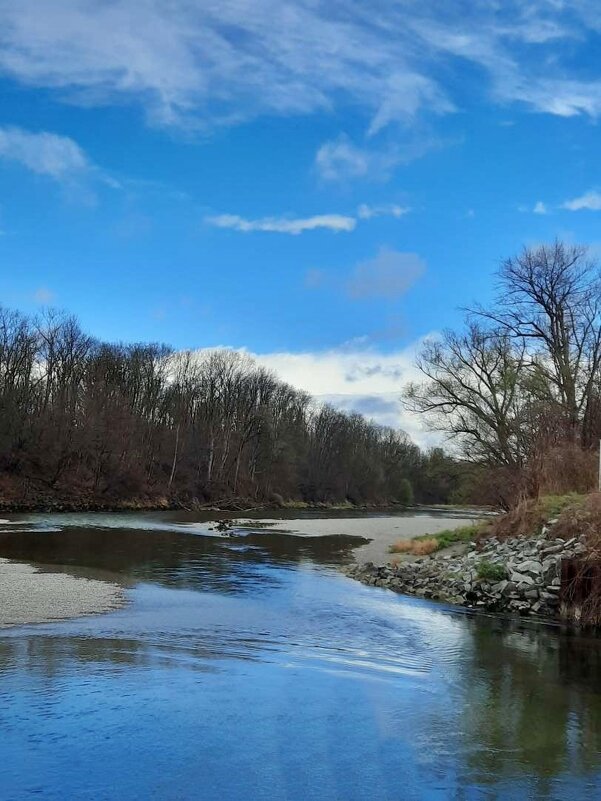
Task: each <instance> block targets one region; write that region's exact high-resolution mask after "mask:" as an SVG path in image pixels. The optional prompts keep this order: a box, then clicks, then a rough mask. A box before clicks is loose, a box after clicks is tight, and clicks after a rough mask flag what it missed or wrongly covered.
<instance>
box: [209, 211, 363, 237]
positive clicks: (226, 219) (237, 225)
mask: <svg viewBox="0 0 601 801" xmlns="http://www.w3.org/2000/svg"><path fill="white" fill-rule="evenodd" d="M205 223H207V225H213V226H215V227H217V228H232V229H233V230H235V231H242V232H244V233H248V232H250V231H269V232H275V233H278V234H291V235H292V236H298V235H299V234H302V233H303V232H304V231H314V230H316V229H318V228H325V229H327V230H328V231H334V233H340V232H341V231H352V230H354V228H355V226H356V225H357V220H356V219H355V218H354V217H347V216H345V215H343V214H316V215H315V216H313V217H299V218H296V219H287V218H285V217H263V218H262V219H260V220H247V219H245V218H244V217H239V216H238V215H237V214H218V215H216V216H209V217H205Z"/></svg>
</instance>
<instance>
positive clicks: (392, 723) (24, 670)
mask: <svg viewBox="0 0 601 801" xmlns="http://www.w3.org/2000/svg"><path fill="white" fill-rule="evenodd" d="M7 517H8V518H9V519H10V522H9V523H5V524H4V527H3V533H0V556H4V557H8V558H11V559H18V560H22V561H26V562H29V563H33V564H36V565H39V566H42V569H46V570H53V571H57V570H59V571H66V572H69V573H72V574H73V575H85V576H92V577H99V578H106V579H110V580H111V581H118V582H120V583H121V584H123V585H124V586H125V587H126V593H127V597H128V600H129V603H128V605H127V606H126V607H125V608H123V609H120V610H118V611H115V612H111V613H109V614H106V615H100V616H93V617H87V618H80V619H77V620H72V621H66V622H60V623H50V624H43V625H37V626H24V627H20V628H13V629H6V630H3V631H2V632H1V633H0V798H1V799H2V801H21V800H22V799H34V798H35V799H44V801H54V799H56V800H57V801H58V799H60V800H61V801H87V799H89V800H90V801H92V800H93V801H105V800H106V801H121V799H123V800H124V801H125V800H127V801H135V800H136V799H140V801H142V799H143V800H144V801H149V800H150V799H158V800H159V801H179V800H180V799H181V800H182V801H196V799H198V801H201V800H202V801H243V800H244V801H263V799H265V801H267V799H269V801H279V799H285V800H286V801H306V800H307V799H315V800H316V801H322V800H323V801H368V799H378V800H381V801H389V800H390V801H439V800H440V801H443V800H444V801H448V799H454V800H455V799H456V801H476V799H478V800H480V799H483V800H484V799H485V800H486V801H493V800H496V799H498V800H499V801H501V800H502V801H513V800H514V799H515V801H518V799H519V801H523V799H541V801H542V800H543V799H545V800H547V799H549V800H551V799H553V800H555V799H556V800H557V801H560V800H561V801H564V799H570V801H580V800H582V801H585V799H586V800H588V799H595V798H601V640H600V639H597V638H594V637H592V636H583V635H581V636H577V635H567V634H562V633H561V632H560V631H559V630H558V629H556V628H554V627H552V626H541V625H533V624H528V623H523V624H519V623H510V622H507V621H502V620H495V619H492V618H486V617H483V616H475V615H470V614H467V613H465V612H462V611H458V610H456V609H453V608H450V607H445V606H443V605H441V604H435V603H432V602H428V601H424V600H419V599H413V598H407V597H402V596H398V595H395V594H393V593H392V592H389V591H387V590H383V589H376V588H372V587H365V586H363V585H361V584H359V583H356V582H354V581H352V580H351V579H348V578H346V577H345V576H343V575H342V574H341V573H340V572H339V571H338V569H337V568H338V567H339V566H340V565H341V564H344V563H345V562H348V561H350V560H352V559H353V558H355V555H356V554H362V555H363V557H365V558H367V557H369V555H370V554H373V553H376V551H377V547H376V546H378V547H380V548H381V547H382V543H384V544H386V543H388V542H389V539H390V538H391V537H393V538H399V537H401V536H409V535H410V534H412V533H420V532H423V531H425V530H430V531H433V530H435V529H439V528H442V527H445V526H448V525H456V524H459V523H461V522H464V521H462V520H461V519H459V518H460V515H457V514H456V515H454V516H453V518H452V519H451V520H448V519H445V516H444V515H442V514H434V513H431V514H422V515H408V514H406V515H383V514H380V515H369V514H362V515H359V514H357V513H355V514H346V515H336V516H331V515H330V516H324V515H316V514H305V515H298V514H297V515H295V516H293V517H294V518H295V519H280V520H277V521H274V520H271V521H265V520H259V519H255V520H248V521H246V522H245V523H244V524H241V525H236V526H235V527H234V529H233V530H232V531H231V532H225V533H222V532H219V531H216V530H215V524H214V522H211V521H210V520H209V517H210V516H208V515H206V516H204V517H202V516H199V515H192V514H178V513H144V514H135V513H131V514H112V515H104V514H72V515H67V514H65V515H58V514H53V515H51V514H47V515H43V514H40V515H8V516H7ZM280 517H282V518H284V517H285V516H280ZM288 517H290V515H288ZM391 532H393V533H391ZM361 534H363V536H364V538H363V539H362V538H361ZM371 538H373V541H372V542H369V540H370V539H371Z"/></svg>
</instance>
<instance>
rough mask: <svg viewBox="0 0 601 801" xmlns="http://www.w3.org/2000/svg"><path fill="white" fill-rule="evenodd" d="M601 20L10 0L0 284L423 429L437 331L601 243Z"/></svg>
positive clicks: (542, 5) (134, 335)
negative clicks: (531, 249) (549, 259)
mask: <svg viewBox="0 0 601 801" xmlns="http://www.w3.org/2000/svg"><path fill="white" fill-rule="evenodd" d="M600 44H601V6H600V5H599V4H598V2H596V1H595V0H570V1H569V2H563V0H532V2H528V1H527V0H517V1H516V2H514V1H513V0H498V1H497V0H488V1H484V0H469V1H466V2H463V1H462V0H456V1H455V2H442V0H420V2H415V0H396V1H395V0H388V1H387V2H381V1H380V0H372V2H370V3H365V2H363V3H359V2H356V1H355V0H344V2H339V1H338V0H324V1H323V2H321V1H320V0H277V1H274V0H252V2H251V1H250V0H219V2H217V0H52V2H51V3H48V2H43V0H0V93H1V94H0V97H1V103H0V302H1V303H2V304H3V305H6V306H9V307H16V308H18V309H20V310H22V311H23V312H26V313H36V312H39V311H40V310H41V309H42V308H43V307H46V306H53V307H56V308H63V309H66V310H68V311H69V312H72V313H74V314H75V315H77V317H78V318H79V319H80V321H81V323H82V325H83V327H84V328H85V329H86V330H87V331H89V332H90V333H92V334H94V335H95V336H97V337H100V338H104V339H108V340H112V341H114V340H118V341H141V340H144V341H159V342H166V343H168V344H170V345H172V346H174V347H176V348H199V349H200V348H206V347H216V346H226V347H231V348H235V349H244V350H245V351H247V352H248V353H251V354H254V355H255V356H256V358H257V359H258V361H259V362H260V363H262V364H264V365H266V366H268V367H269V368H271V369H274V370H275V371H276V372H277V373H278V374H279V375H280V376H281V377H282V378H283V379H285V380H287V381H289V382H290V383H293V384H294V385H296V386H299V387H301V388H303V389H306V390H308V391H310V392H312V393H313V394H314V395H316V396H318V397H319V398H321V399H326V400H329V401H331V402H333V403H335V404H336V405H337V406H339V407H341V408H345V409H356V410H358V411H361V412H363V413H365V414H366V415H367V416H368V417H373V418H374V419H376V420H377V421H379V422H381V423H384V424H387V425H394V426H401V427H403V428H404V429H405V430H407V431H408V433H410V435H411V436H412V437H414V439H416V441H418V442H420V443H421V444H427V443H428V442H431V441H432V439H431V435H429V434H427V433H425V431H424V427H423V424H422V421H420V420H418V419H416V418H414V417H412V416H411V415H409V414H408V413H407V412H406V411H405V410H404V409H403V408H402V406H401V404H400V402H399V393H400V391H401V388H402V386H403V384H404V383H405V382H406V381H407V380H409V379H412V378H415V377H416V371H415V368H414V367H413V360H414V357H415V354H416V352H417V351H418V350H419V346H420V342H421V341H423V339H424V338H425V337H428V336H436V334H437V333H438V332H440V331H442V330H443V329H445V328H448V327H456V326H458V325H460V324H461V316H462V312H461V309H462V308H463V307H465V306H467V305H469V304H471V303H473V302H475V301H479V302H484V303H485V302H486V301H487V300H488V299H490V298H491V297H492V296H493V295H494V292H495V283H494V272H495V269H496V268H497V266H498V264H499V262H500V261H501V260H502V259H503V258H506V257H508V256H510V255H512V254H514V253H516V252H517V251H519V250H520V249H521V247H522V246H523V245H531V244H537V243H540V242H544V241H550V240H552V239H553V238H555V237H560V238H562V239H564V240H566V241H568V242H578V243H583V244H588V245H590V247H591V250H592V253H593V255H597V252H601V250H600V248H601V234H600V233H599V231H598V228H599V222H600V220H601V159H600V158H599V155H600V138H599V117H600V116H601V59H600V56H599V53H600V52H601V50H600Z"/></svg>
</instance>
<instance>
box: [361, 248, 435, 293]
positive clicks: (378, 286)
mask: <svg viewBox="0 0 601 801" xmlns="http://www.w3.org/2000/svg"><path fill="white" fill-rule="evenodd" d="M425 271H426V263H425V261H424V260H423V259H421V258H420V257H419V256H418V255H417V254H416V253H400V252H399V251H396V250H390V249H389V248H381V249H380V251H379V252H378V254H377V255H376V257H375V258H373V259H368V260H367V261H363V262H360V263H359V264H358V265H357V266H356V267H355V269H354V270H353V273H352V275H351V277H350V278H349V280H348V282H347V284H346V290H347V292H348V294H349V295H350V297H352V298H355V299H359V298H398V297H400V296H401V295H404V294H405V293H406V292H407V291H408V290H409V289H410V288H411V287H412V286H413V285H414V284H415V282H416V281H418V279H419V278H421V276H422V275H423V274H424V272H425Z"/></svg>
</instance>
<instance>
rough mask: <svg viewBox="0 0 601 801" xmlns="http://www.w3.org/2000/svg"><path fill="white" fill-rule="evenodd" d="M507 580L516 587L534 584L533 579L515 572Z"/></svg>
mask: <svg viewBox="0 0 601 801" xmlns="http://www.w3.org/2000/svg"><path fill="white" fill-rule="evenodd" d="M509 578H510V579H511V581H513V583H514V584H517V585H518V586H519V585H520V584H534V579H533V578H532V576H527V575H526V574H525V573H518V572H517V571H514V572H513V573H511V574H510V576H509Z"/></svg>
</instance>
